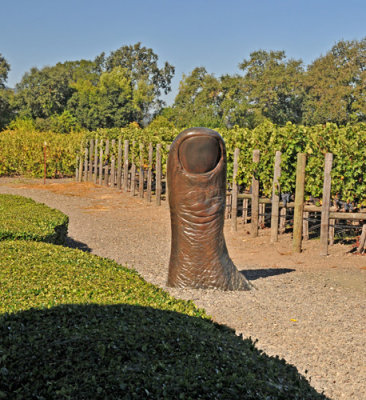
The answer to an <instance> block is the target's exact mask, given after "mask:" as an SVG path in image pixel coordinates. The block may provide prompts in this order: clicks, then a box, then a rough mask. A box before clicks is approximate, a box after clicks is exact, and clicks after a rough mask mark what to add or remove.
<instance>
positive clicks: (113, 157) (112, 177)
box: [110, 155, 116, 188]
mask: <svg viewBox="0 0 366 400" xmlns="http://www.w3.org/2000/svg"><path fill="white" fill-rule="evenodd" d="M115 179H116V157H115V156H114V155H113V156H112V161H111V179H110V181H111V187H112V188H114V183H115Z"/></svg>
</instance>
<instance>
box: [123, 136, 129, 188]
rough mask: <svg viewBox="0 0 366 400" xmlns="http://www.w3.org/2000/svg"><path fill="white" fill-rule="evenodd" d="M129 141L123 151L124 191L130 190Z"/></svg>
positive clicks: (126, 141)
mask: <svg viewBox="0 0 366 400" xmlns="http://www.w3.org/2000/svg"><path fill="white" fill-rule="evenodd" d="M128 146H129V142H128V140H125V143H124V149H123V191H124V192H127V190H128Z"/></svg>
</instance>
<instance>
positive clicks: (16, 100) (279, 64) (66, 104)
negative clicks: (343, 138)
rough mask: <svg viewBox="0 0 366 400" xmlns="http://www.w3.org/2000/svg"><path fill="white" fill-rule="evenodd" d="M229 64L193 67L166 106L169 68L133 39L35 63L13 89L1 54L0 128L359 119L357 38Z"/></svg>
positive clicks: (362, 62) (262, 53) (360, 53)
mask: <svg viewBox="0 0 366 400" xmlns="http://www.w3.org/2000/svg"><path fill="white" fill-rule="evenodd" d="M238 67H239V73H237V74H231V75H229V74H223V75H221V76H215V75H214V74H212V73H210V72H208V71H207V70H206V68H205V67H204V66H198V67H195V68H194V69H193V70H192V71H191V72H190V73H188V74H184V75H183V76H182V79H181V81H180V84H179V90H178V93H177V95H176V97H175V100H174V103H173V104H172V105H171V106H169V107H165V103H164V102H163V100H162V95H163V94H167V93H169V91H170V90H171V82H172V79H173V76H174V72H175V68H174V67H173V66H172V65H171V64H169V63H168V62H167V61H166V62H163V63H159V57H158V55H157V54H156V53H155V52H154V51H153V50H152V49H151V48H147V47H145V46H143V45H142V44H141V43H140V42H138V43H136V44H134V45H124V46H121V47H120V48H118V49H117V50H115V51H112V52H111V53H110V54H109V55H106V54H105V53H101V54H99V55H98V56H96V57H95V58H94V59H93V60H76V61H66V62H64V63H57V64H56V65H54V66H46V67H44V68H36V67H34V68H32V69H31V70H30V71H28V72H26V73H25V74H24V76H23V78H22V79H21V81H20V82H19V83H18V84H17V85H16V90H15V91H13V90H10V89H9V88H6V85H5V83H6V80H7V76H8V72H9V70H10V65H9V64H8V62H7V61H6V60H5V58H4V57H3V56H2V55H1V54H0V129H2V128H4V127H5V126H6V124H8V123H9V121H10V120H11V119H12V118H18V119H19V118H20V119H21V118H28V119H31V120H32V121H35V123H36V125H37V124H38V125H37V126H40V127H41V128H42V129H45V128H47V127H56V128H57V127H58V126H60V130H61V131H67V129H69V128H70V129H76V128H77V127H82V128H86V129H93V130H94V129H97V128H104V127H105V128H109V127H124V126H126V125H128V124H129V123H131V122H137V123H138V124H139V125H146V124H148V123H150V122H151V121H153V120H154V118H156V117H158V119H157V122H156V123H155V125H159V124H162V123H163V121H165V123H167V124H168V125H172V126H173V125H174V126H176V127H178V128H183V127H187V126H194V125H195V126H206V127H209V128H220V127H232V126H235V125H236V126H239V127H248V128H254V127H256V126H257V125H259V124H260V123H262V122H263V121H266V120H268V121H270V122H272V123H275V124H277V125H285V124H286V123H288V122H292V123H295V124H305V125H314V124H319V123H321V124H324V123H327V122H333V123H337V124H338V125H345V124H347V123H349V122H364V121H366V38H364V39H362V40H359V41H357V40H353V41H345V40H341V41H339V42H338V43H336V44H335V45H334V46H333V47H332V48H331V49H330V50H329V51H328V52H327V53H326V54H325V55H322V56H320V57H319V58H317V59H316V60H314V61H313V62H312V63H311V64H310V65H308V66H305V65H304V64H303V62H302V60H296V59H291V58H287V56H286V53H285V52H284V51H282V50H280V51H274V50H268V51H267V50H257V51H254V52H252V53H251V54H250V55H249V57H247V58H244V59H243V60H242V61H241V62H240V63H239V64H238ZM63 124H66V125H65V126H63V128H61V126H62V125H63ZM57 129H59V128H57Z"/></svg>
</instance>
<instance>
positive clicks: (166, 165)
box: [165, 144, 170, 207]
mask: <svg viewBox="0 0 366 400" xmlns="http://www.w3.org/2000/svg"><path fill="white" fill-rule="evenodd" d="M166 150H167V152H168V154H167V157H166V164H165V171H166V172H165V200H166V204H167V205H168V207H169V190H168V189H169V188H168V158H169V151H170V144H167V145H166Z"/></svg>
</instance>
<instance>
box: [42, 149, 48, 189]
mask: <svg viewBox="0 0 366 400" xmlns="http://www.w3.org/2000/svg"><path fill="white" fill-rule="evenodd" d="M46 178H47V142H44V143H43V184H44V185H45V184H46Z"/></svg>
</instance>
